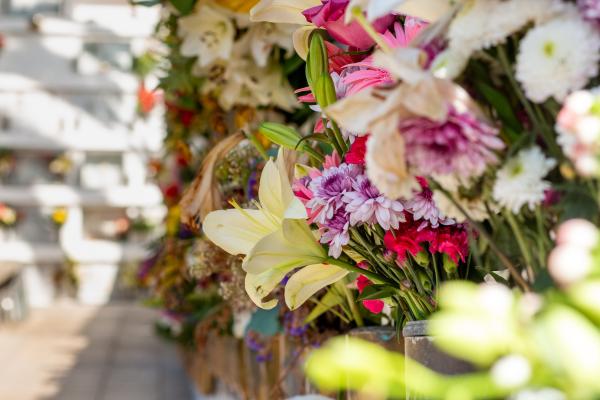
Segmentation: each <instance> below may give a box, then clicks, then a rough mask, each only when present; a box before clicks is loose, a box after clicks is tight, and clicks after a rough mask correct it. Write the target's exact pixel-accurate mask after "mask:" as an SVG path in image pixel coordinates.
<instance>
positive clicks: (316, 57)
mask: <svg viewBox="0 0 600 400" xmlns="http://www.w3.org/2000/svg"><path fill="white" fill-rule="evenodd" d="M323 75H329V60H328V56H327V47H326V46H325V41H324V40H323V37H322V36H321V34H320V33H319V31H314V32H313V33H312V34H311V36H310V45H309V48H308V57H307V58H306V79H307V81H308V84H309V85H310V87H311V88H312V89H313V91H314V85H315V83H316V82H317V81H318V80H319V78H320V77H321V76H323Z"/></svg>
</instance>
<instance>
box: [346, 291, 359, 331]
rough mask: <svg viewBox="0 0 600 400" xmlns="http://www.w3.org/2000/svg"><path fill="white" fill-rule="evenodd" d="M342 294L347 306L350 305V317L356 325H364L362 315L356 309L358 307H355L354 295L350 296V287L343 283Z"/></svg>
mask: <svg viewBox="0 0 600 400" xmlns="http://www.w3.org/2000/svg"><path fill="white" fill-rule="evenodd" d="M344 294H345V295H346V301H347V302H348V306H349V307H350V312H352V317H353V318H354V321H355V322H356V325H358V326H364V322H363V319H362V316H361V315H360V312H359V311H358V308H357V307H356V301H355V299H354V297H353V296H352V293H350V289H348V288H347V287H346V286H345V285H344Z"/></svg>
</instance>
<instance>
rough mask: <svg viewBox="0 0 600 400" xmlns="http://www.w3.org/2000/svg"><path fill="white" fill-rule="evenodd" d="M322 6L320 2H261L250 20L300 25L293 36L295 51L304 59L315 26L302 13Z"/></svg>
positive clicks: (280, 0)
mask: <svg viewBox="0 0 600 400" xmlns="http://www.w3.org/2000/svg"><path fill="white" fill-rule="evenodd" d="M320 4H321V1H320V0H261V1H260V2H259V3H258V4H257V5H256V6H254V7H253V8H252V10H250V20H251V21H254V22H272V23H274V24H293V25H300V27H299V28H298V29H296V31H295V32H294V34H293V35H292V38H293V42H294V49H295V50H296V53H298V55H299V56H300V57H302V58H303V59H306V56H307V54H308V39H309V37H310V33H311V32H312V31H313V30H315V29H316V28H315V26H314V25H312V24H310V23H308V22H307V21H306V18H304V15H302V11H304V10H306V9H308V8H311V7H315V6H318V5H320Z"/></svg>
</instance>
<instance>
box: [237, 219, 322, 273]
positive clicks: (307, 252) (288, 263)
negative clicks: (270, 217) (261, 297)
mask: <svg viewBox="0 0 600 400" xmlns="http://www.w3.org/2000/svg"><path fill="white" fill-rule="evenodd" d="M326 258H327V254H326V253H325V250H324V249H323V247H322V246H321V245H320V244H319V243H318V242H317V240H316V239H315V237H314V236H313V234H312V232H311V230H310V228H309V227H308V225H307V223H306V221H304V220H298V219H290V220H284V221H283V223H282V227H281V229H279V230H277V231H275V232H273V233H271V234H270V235H268V236H265V237H264V238H262V239H261V240H260V241H259V242H258V243H257V244H256V246H254V247H253V248H252V250H251V251H250V252H249V253H248V256H247V257H246V258H245V259H244V263H243V265H242V267H243V268H244V270H245V271H246V272H250V273H252V274H260V273H263V272H265V271H267V270H269V269H274V268H277V269H278V268H292V269H293V268H297V267H303V266H305V265H310V264H317V263H320V262H323V260H325V259H326Z"/></svg>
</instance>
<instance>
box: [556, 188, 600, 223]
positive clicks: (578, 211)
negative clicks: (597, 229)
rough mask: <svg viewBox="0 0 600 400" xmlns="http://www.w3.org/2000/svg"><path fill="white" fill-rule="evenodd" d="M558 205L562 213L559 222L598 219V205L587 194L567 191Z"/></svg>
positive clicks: (579, 191) (578, 191)
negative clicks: (574, 219)
mask: <svg viewBox="0 0 600 400" xmlns="http://www.w3.org/2000/svg"><path fill="white" fill-rule="evenodd" d="M560 205H561V206H562V207H561V208H562V209H563V213H562V215H561V216H560V220H561V221H566V220H568V219H573V218H583V219H587V220H588V221H596V220H597V218H598V204H597V203H596V200H595V199H594V198H593V197H591V196H590V195H589V194H588V193H587V192H584V191H581V190H577V189H575V190H572V191H568V192H567V193H566V194H565V195H564V196H563V198H562V200H561V202H560Z"/></svg>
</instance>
